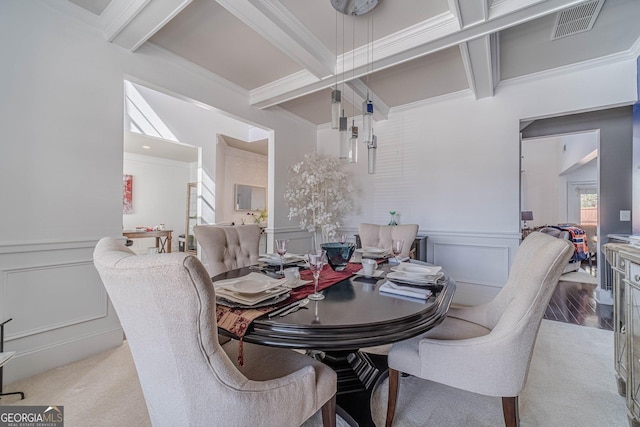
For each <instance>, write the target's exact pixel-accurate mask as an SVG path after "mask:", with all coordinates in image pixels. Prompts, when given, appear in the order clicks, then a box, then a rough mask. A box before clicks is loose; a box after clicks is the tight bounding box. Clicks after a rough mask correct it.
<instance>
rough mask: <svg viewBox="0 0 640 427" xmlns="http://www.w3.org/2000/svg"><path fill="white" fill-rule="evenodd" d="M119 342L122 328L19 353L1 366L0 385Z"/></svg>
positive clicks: (104, 349)
mask: <svg viewBox="0 0 640 427" xmlns="http://www.w3.org/2000/svg"><path fill="white" fill-rule="evenodd" d="M122 339H123V332H122V328H120V327H118V328H114V329H110V330H107V331H102V332H98V333H96V334H92V335H88V336H83V337H78V338H75V339H73V340H69V341H63V342H59V343H55V344H52V345H50V346H46V347H42V348H37V349H33V350H31V351H28V352H25V353H22V354H20V353H19V354H17V355H16V356H15V357H14V358H13V359H11V360H10V361H9V362H8V363H7V364H6V365H5V366H4V372H3V374H4V375H3V383H4V384H11V383H12V382H14V381H18V380H21V379H23V378H27V377H30V376H32V375H36V374H39V373H41V372H45V371H48V370H50V369H53V368H57V367H59V366H62V365H66V364H68V363H71V362H75V361H78V360H82V359H85V358H87V357H89V356H93V355H94V354H97V353H101V352H103V351H106V350H109V349H111V348H115V347H118V346H120V345H122Z"/></svg>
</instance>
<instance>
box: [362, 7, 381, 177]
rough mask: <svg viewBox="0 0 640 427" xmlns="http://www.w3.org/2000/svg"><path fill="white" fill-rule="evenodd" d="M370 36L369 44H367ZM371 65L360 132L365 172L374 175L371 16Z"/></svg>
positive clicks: (370, 33) (369, 30) (370, 27)
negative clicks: (370, 85) (364, 155)
mask: <svg viewBox="0 0 640 427" xmlns="http://www.w3.org/2000/svg"><path fill="white" fill-rule="evenodd" d="M369 36H371V39H370V40H371V43H369ZM369 47H371V61H369ZM368 64H371V70H369V69H367V80H366V84H367V99H365V101H364V102H363V103H362V130H363V132H364V142H365V143H366V144H367V158H368V167H367V170H368V172H369V174H370V175H372V174H375V173H376V155H377V151H378V138H377V137H376V136H375V135H374V134H373V102H372V101H371V98H369V75H370V74H371V72H372V71H373V16H372V15H369V19H368V21H367V65H368Z"/></svg>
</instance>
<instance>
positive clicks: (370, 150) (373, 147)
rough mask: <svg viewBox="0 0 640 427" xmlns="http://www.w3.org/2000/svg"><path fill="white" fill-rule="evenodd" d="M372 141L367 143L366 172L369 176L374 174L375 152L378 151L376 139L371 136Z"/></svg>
mask: <svg viewBox="0 0 640 427" xmlns="http://www.w3.org/2000/svg"><path fill="white" fill-rule="evenodd" d="M372 139H373V141H371V142H368V143H367V154H368V156H367V157H368V160H369V167H368V171H369V174H370V175H373V174H374V173H376V152H377V151H378V137H376V136H375V135H373V138H372Z"/></svg>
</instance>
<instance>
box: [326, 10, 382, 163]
mask: <svg viewBox="0 0 640 427" xmlns="http://www.w3.org/2000/svg"><path fill="white" fill-rule="evenodd" d="M378 1H379V0H330V2H331V5H332V6H333V8H334V9H335V10H337V11H338V12H340V13H342V14H343V15H352V16H359V15H364V14H366V13H368V12H370V11H371V10H373V8H375V7H376V6H377V5H378ZM353 26H354V36H353V39H354V45H353V47H352V58H353V52H354V51H355V20H354V22H353ZM342 33H343V35H342V42H343V49H342V57H343V61H344V18H343V27H342ZM370 35H371V38H370V37H369V36H370ZM366 47H367V64H366V66H367V70H366V71H367V82H366V83H367V87H368V86H369V74H370V72H371V71H373V18H372V17H371V16H369V20H368V23H367V46H366ZM369 49H371V55H369ZM337 54H338V22H337V18H336V56H337ZM370 58H371V61H369V59H370ZM354 61H355V60H354ZM342 65H343V73H344V62H343V64H342ZM369 66H371V70H370V69H369ZM337 68H338V67H337V65H336V87H335V89H334V90H333V91H332V92H331V108H332V110H331V111H332V115H331V127H332V128H333V129H336V126H335V125H334V117H335V116H336V115H337V114H336V110H335V108H337V109H338V110H337V111H340V106H336V104H337V101H336V100H335V99H336V96H338V97H341V94H340V91H338V83H337V81H338V80H337ZM352 71H353V72H354V73H355V63H354V66H353V67H352ZM343 85H344V75H343ZM335 92H338V94H337V95H334V93H335ZM336 119H337V128H338V129H340V158H341V159H345V158H347V159H349V162H351V163H355V162H357V161H358V147H357V142H358V128H357V127H356V126H355V119H353V120H352V126H351V137H350V138H349V141H348V143H347V140H346V127H347V118H346V117H344V110H343V113H342V116H340V117H336ZM362 129H363V142H364V143H366V144H367V154H368V172H369V173H370V174H374V173H375V170H376V151H377V148H378V138H377V137H376V136H375V135H374V134H373V102H372V101H371V98H370V95H369V90H368V89H367V98H366V99H365V100H364V102H363V103H362ZM347 147H348V148H347Z"/></svg>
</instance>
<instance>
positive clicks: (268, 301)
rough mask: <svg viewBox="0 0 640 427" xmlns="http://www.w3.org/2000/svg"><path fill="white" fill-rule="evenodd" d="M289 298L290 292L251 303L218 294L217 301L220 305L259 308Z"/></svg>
mask: <svg viewBox="0 0 640 427" xmlns="http://www.w3.org/2000/svg"><path fill="white" fill-rule="evenodd" d="M287 298H289V292H285V293H283V294H279V295H276V296H274V297H272V298H268V299H265V300H263V301H260V302H257V303H255V304H251V305H247V304H244V303H240V302H236V301H232V300H230V299H227V298H226V297H225V296H216V302H217V303H218V304H220V305H224V306H227V307H231V308H258V307H266V306H269V305H273V304H278V303H279V302H282V301H285V300H286V299H287Z"/></svg>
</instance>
